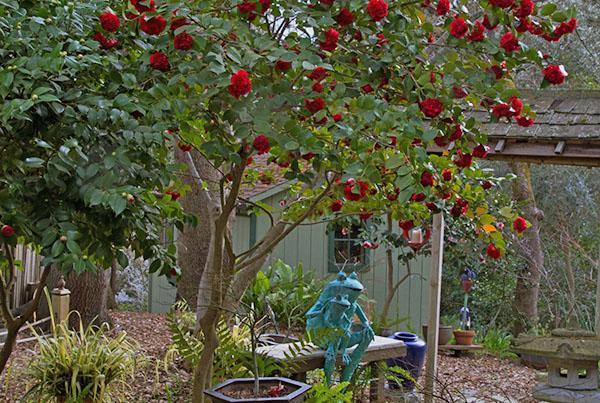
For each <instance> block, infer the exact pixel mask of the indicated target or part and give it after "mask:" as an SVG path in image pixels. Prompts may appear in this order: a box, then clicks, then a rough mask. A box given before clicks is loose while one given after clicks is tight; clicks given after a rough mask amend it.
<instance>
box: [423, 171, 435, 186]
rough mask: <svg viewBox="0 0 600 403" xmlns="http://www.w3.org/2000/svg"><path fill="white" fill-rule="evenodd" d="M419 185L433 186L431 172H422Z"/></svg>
mask: <svg viewBox="0 0 600 403" xmlns="http://www.w3.org/2000/svg"><path fill="white" fill-rule="evenodd" d="M421 185H423V186H426V187H427V186H433V175H432V174H431V172H427V171H424V172H423V173H422V174H421Z"/></svg>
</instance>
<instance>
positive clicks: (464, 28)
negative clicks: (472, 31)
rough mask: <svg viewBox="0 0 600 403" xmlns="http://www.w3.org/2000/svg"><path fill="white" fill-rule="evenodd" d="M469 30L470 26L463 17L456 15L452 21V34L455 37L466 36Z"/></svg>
mask: <svg viewBox="0 0 600 403" xmlns="http://www.w3.org/2000/svg"><path fill="white" fill-rule="evenodd" d="M468 31H469V26H468V25H467V23H466V22H465V20H464V18H462V17H456V18H454V20H452V22H451V23H450V35H452V36H454V37H455V38H462V37H464V36H465V35H466V34H467V32H468Z"/></svg>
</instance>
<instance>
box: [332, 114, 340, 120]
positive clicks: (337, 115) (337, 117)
mask: <svg viewBox="0 0 600 403" xmlns="http://www.w3.org/2000/svg"><path fill="white" fill-rule="evenodd" d="M332 117H333V121H334V122H339V121H340V120H342V114H341V113H336V114H335V115H333V116H332Z"/></svg>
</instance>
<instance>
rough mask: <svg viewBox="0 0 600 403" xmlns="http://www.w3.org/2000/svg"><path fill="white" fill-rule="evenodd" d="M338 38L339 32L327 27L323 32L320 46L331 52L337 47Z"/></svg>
mask: <svg viewBox="0 0 600 403" xmlns="http://www.w3.org/2000/svg"><path fill="white" fill-rule="evenodd" d="M339 39H340V33H339V32H338V31H336V30H335V29H334V28H329V29H328V30H327V31H326V32H325V42H321V43H320V44H319V45H320V46H321V49H323V50H325V51H327V52H333V51H334V50H335V49H336V48H337V45H338V40H339Z"/></svg>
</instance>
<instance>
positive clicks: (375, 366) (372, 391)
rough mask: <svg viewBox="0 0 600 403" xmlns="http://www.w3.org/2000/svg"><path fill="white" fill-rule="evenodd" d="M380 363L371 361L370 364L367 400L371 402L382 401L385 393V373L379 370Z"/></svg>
mask: <svg viewBox="0 0 600 403" xmlns="http://www.w3.org/2000/svg"><path fill="white" fill-rule="evenodd" d="M381 363H382V362H379V361H375V362H372V363H371V364H369V365H370V366H371V378H372V380H371V384H370V385H369V400H370V401H371V403H374V402H378V403H380V402H384V401H385V399H384V393H385V374H384V372H383V371H382V370H381Z"/></svg>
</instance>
